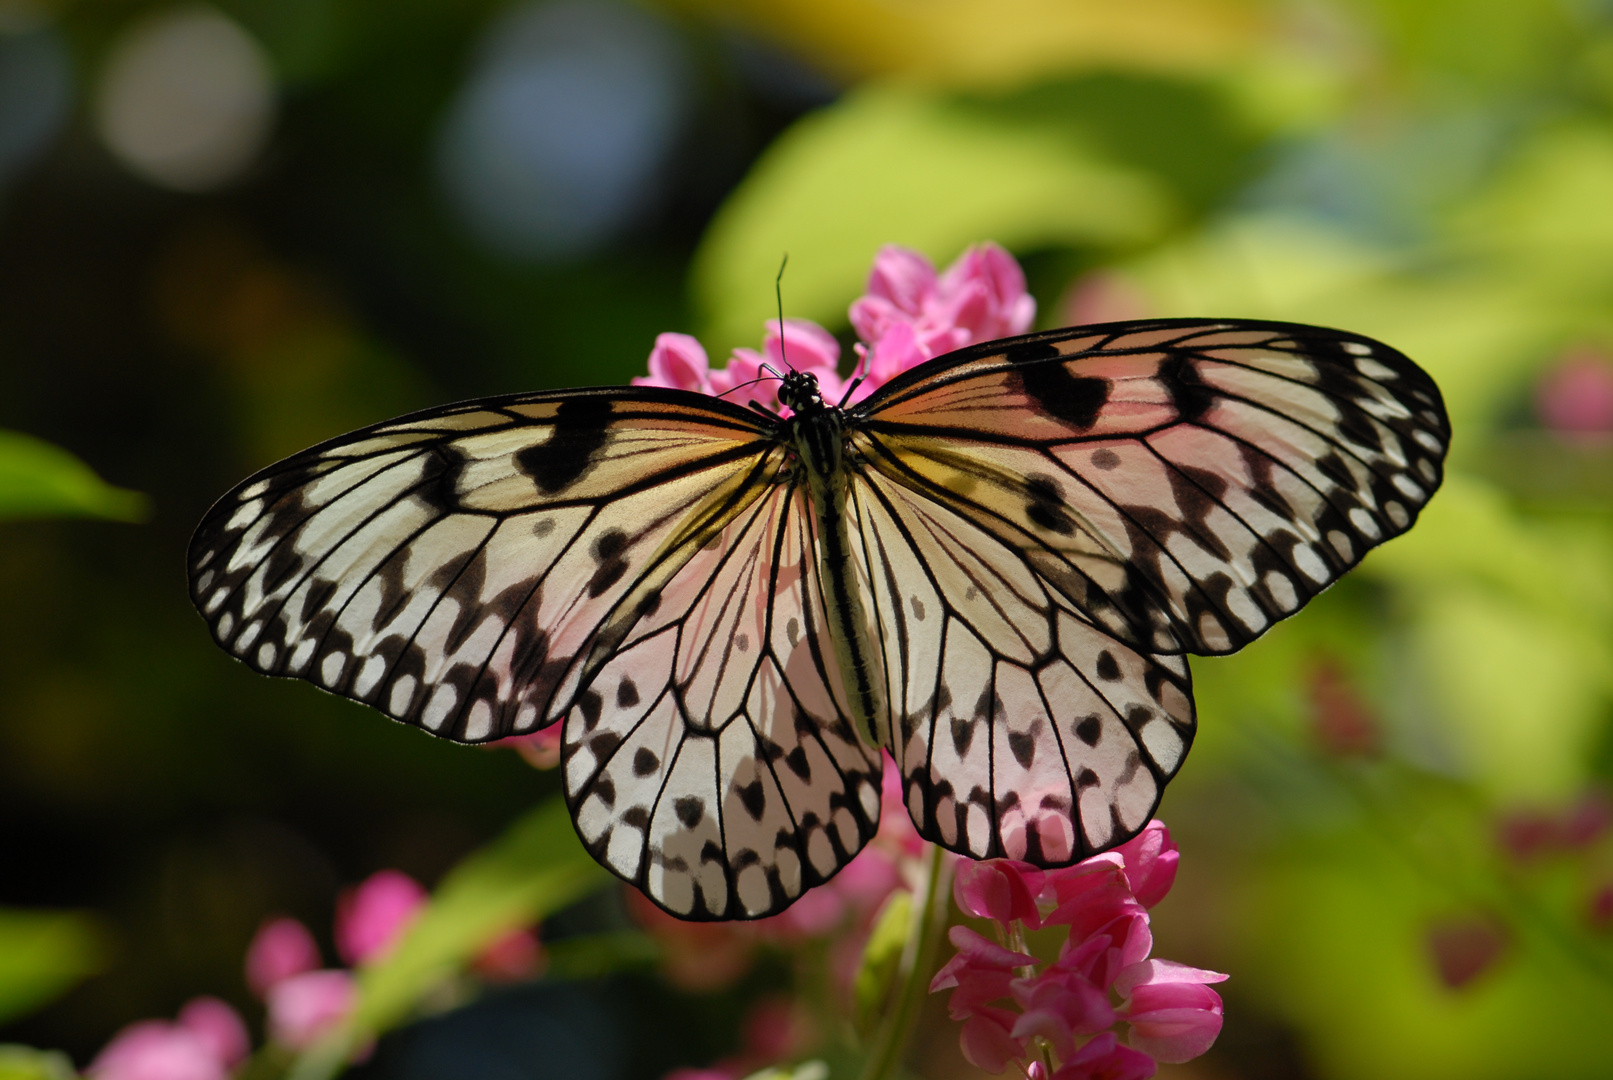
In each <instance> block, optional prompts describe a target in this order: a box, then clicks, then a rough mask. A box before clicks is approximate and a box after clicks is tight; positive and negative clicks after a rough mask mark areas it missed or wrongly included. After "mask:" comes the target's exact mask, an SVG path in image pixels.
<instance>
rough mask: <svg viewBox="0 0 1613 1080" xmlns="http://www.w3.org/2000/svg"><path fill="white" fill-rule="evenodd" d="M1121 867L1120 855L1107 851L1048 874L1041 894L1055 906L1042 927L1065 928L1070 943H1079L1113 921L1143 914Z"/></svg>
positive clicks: (1045, 918)
mask: <svg viewBox="0 0 1613 1080" xmlns="http://www.w3.org/2000/svg"><path fill="white" fill-rule="evenodd" d="M1123 865H1124V864H1123V856H1121V855H1119V854H1117V853H1116V852H1113V851H1109V852H1105V853H1104V854H1102V855H1097V856H1094V857H1093V858H1090V859H1088V860H1086V861H1085V862H1081V863H1076V864H1075V865H1074V866H1068V867H1065V868H1063V869H1060V870H1050V871H1048V874H1047V885H1046V888H1045V889H1044V890H1043V893H1042V895H1043V897H1044V898H1051V899H1052V901H1053V903H1054V905H1055V906H1054V908H1053V911H1052V912H1051V913H1050V914H1048V915H1047V916H1046V917H1044V918H1043V919H1042V925H1043V926H1068V927H1069V928H1070V940H1071V941H1079V940H1085V939H1086V938H1088V937H1091V936H1092V935H1093V934H1095V933H1097V932H1098V931H1099V930H1101V929H1102V928H1103V927H1105V926H1107V925H1109V924H1110V923H1111V922H1113V921H1114V920H1116V919H1119V918H1123V917H1126V916H1129V915H1140V914H1143V912H1144V911H1145V908H1144V907H1143V905H1142V904H1141V903H1139V902H1138V900H1137V898H1136V897H1135V896H1134V895H1133V894H1132V891H1131V886H1130V883H1129V882H1128V881H1127V879H1126V875H1125V872H1124V870H1123V869H1122V866H1123Z"/></svg>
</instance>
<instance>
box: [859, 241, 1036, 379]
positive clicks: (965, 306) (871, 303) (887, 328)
mask: <svg viewBox="0 0 1613 1080" xmlns="http://www.w3.org/2000/svg"><path fill="white" fill-rule="evenodd" d="M1035 317H1036V301H1035V299H1034V298H1032V297H1031V296H1030V295H1029V294H1028V293H1026V292H1025V275H1024V273H1023V272H1022V271H1021V270H1020V269H1019V264H1018V263H1016V262H1015V261H1014V257H1013V256H1012V255H1010V254H1008V252H1006V251H1004V250H1003V249H1002V248H1000V247H998V246H997V245H996V244H992V243H985V244H979V245H977V246H975V247H971V248H970V249H969V250H968V251H965V252H964V253H963V254H962V255H961V256H959V257H958V260H957V261H956V262H954V263H953V264H952V265H951V266H950V267H948V268H947V271H946V273H944V274H941V275H940V276H937V275H936V272H935V267H934V266H933V265H932V264H931V263H930V261H929V260H928V259H926V258H925V257H924V256H923V255H921V254H919V253H918V252H916V251H913V250H912V249H910V248H904V247H899V246H897V245H895V244H888V245H886V246H885V247H883V248H881V249H880V250H879V254H878V255H877V256H875V257H874V268H873V269H872V270H871V271H870V272H869V274H868V292H867V294H866V295H864V296H862V297H860V298H859V299H858V300H856V301H855V302H853V303H852V305H851V325H852V326H853V327H855V328H856V331H857V336H858V337H859V338H861V339H862V340H863V341H864V342H865V343H866V344H867V346H868V348H867V349H866V350H860V351H861V353H862V355H863V357H864V360H865V361H866V365H867V374H868V377H869V378H868V383H867V385H866V386H865V387H864V388H863V390H862V392H860V393H859V394H858V395H857V396H858V397H862V396H865V395H866V393H867V391H869V390H872V389H873V388H875V387H877V386H879V385H881V384H882V383H885V382H887V381H889V380H890V379H891V378H893V377H894V376H895V375H897V374H899V373H900V372H902V371H906V370H907V369H908V368H911V367H914V366H915V365H917V364H920V363H922V362H924V361H925V360H929V359H931V358H933V357H936V356H940V355H941V354H942V353H945V352H951V351H952V350H954V349H961V348H963V347H964V346H965V345H973V344H976V343H978V342H982V341H990V340H992V339H994V338H1000V337H1010V336H1012V335H1014V334H1023V333H1024V332H1025V331H1026V330H1028V329H1030V324H1031V320H1033V319H1034V318H1035Z"/></svg>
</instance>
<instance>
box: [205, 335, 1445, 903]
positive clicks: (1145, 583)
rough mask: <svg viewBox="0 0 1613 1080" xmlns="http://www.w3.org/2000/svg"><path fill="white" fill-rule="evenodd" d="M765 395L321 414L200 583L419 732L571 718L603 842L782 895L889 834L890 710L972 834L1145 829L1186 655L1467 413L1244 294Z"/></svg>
mask: <svg viewBox="0 0 1613 1080" xmlns="http://www.w3.org/2000/svg"><path fill="white" fill-rule="evenodd" d="M1026 321H1028V318H1027V320H1026ZM702 362H703V357H702ZM775 385H777V384H775ZM778 394H779V398H778V400H779V401H780V402H781V404H782V405H783V406H784V407H785V409H784V411H783V412H776V411H773V410H769V409H767V408H765V407H763V406H760V405H753V407H752V408H743V407H741V406H740V405H738V404H734V403H732V402H729V401H726V400H722V399H718V398H715V397H711V396H708V395H704V394H698V393H693V392H690V391H687V390H681V389H672V388H666V387H655V386H632V387H618V388H605V389H587V390H573V391H565V392H554V393H551V392H544V393H532V394H518V395H512V396H507V397H497V398H486V399H483V400H479V401H471V402H466V403H463V404H459V405H449V406H445V407H441V408H437V409H431V410H428V411H426V412H421V413H416V414H413V415H411V416H406V417H402V418H400V419H398V420H393V421H390V422H388V423H384V424H377V425H374V426H372V427H369V428H365V429H363V430H361V431H357V432H354V433H352V434H350V435H346V436H343V437H341V438H338V439H333V440H331V441H330V442H326V443H323V444H321V445H319V446H316V447H314V448H312V449H310V450H307V451H304V452H303V453H300V454H297V455H295V456H293V457H291V458H288V459H286V460H285V461H282V462H280V463H278V464H276V465H272V466H270V467H269V468H267V469H265V470H263V471H262V472H260V473H258V474H256V475H255V476H253V477H251V478H249V479H248V480H246V481H245V482H244V483H242V484H241V485H240V486H239V487H237V488H236V489H235V490H234V491H232V492H230V493H229V494H228V495H226V496H225V497H224V498H223V499H221V500H220V501H219V502H218V503H217V504H216V505H215V506H214V507H213V508H212V510H211V511H209V513H208V514H207V516H206V518H205V519H204V520H203V521H202V523H201V525H200V527H199V528H198V529H197V531H196V534H195V537H194V538H193V540H192V541H191V547H190V553H189V571H190V580H191V593H192V596H193V598H194V600H195V603H196V605H197V607H198V608H199V609H200V610H201V611H202V613H203V614H204V616H205V617H206V619H207V621H208V623H209V625H210V626H211V627H212V631H213V635H214V637H215V638H216V639H217V641H218V642H219V644H220V645H222V646H223V647H224V648H225V649H227V650H228V651H230V652H231V653H233V654H234V655H236V656H238V657H240V658H241V659H242V660H244V661H245V662H246V663H248V664H249V665H251V666H252V667H253V668H255V669H257V670H258V671H261V672H264V673H265V674H270V675H284V676H293V677H297V678H302V679H306V680H308V681H310V682H313V683H314V684H315V685H317V686H320V687H322V688H324V689H326V690H329V691H331V692H333V693H337V694H342V695H345V696H347V697H351V698H354V699H356V700H358V701H362V702H364V703H366V704H369V705H372V706H374V707H376V708H378V709H380V710H381V711H382V712H384V713H386V714H387V715H389V716H391V717H393V718H394V719H397V720H400V721H402V722H404V723H407V724H413V725H417V726H419V727H421V728H424V729H425V730H426V731H429V732H431V733H432V734H434V735H439V736H442V737H444V738H448V739H453V740H455V741H458V742H467V743H481V742H488V741H490V740H494V739H500V738H504V737H507V736H511V735H520V734H526V733H530V732H533V731H536V730H538V729H541V728H543V727H546V726H547V725H550V724H556V723H560V724H563V725H564V727H563V754H562V768H563V776H564V785H565V791H566V797H567V800H568V802H569V805H570V807H571V811H572V814H573V817H574V819H575V822H576V826H577V831H578V833H579V834H580V836H581V837H582V840H583V842H584V843H585V844H586V845H587V846H588V848H589V850H590V851H592V852H593V854H594V856H595V857H596V858H597V859H599V861H600V862H601V863H603V864H604V865H605V866H607V867H608V868H610V869H611V870H612V871H614V872H615V873H616V874H618V875H620V876H621V877H622V878H624V879H626V880H627V881H630V882H632V883H633V884H635V885H637V886H638V887H639V888H641V889H643V890H644V891H645V892H646V893H647V894H648V895H649V896H650V897H651V898H652V899H653V900H654V901H655V902H656V903H657V904H659V905H661V906H662V907H664V908H665V909H667V910H668V911H670V912H672V913H673V914H675V915H678V916H681V917H684V918H692V919H731V918H757V917H761V916H765V915H771V914H774V913H776V912H778V911H780V910H782V909H783V908H785V907H786V906H788V905H789V904H790V903H791V902H792V901H793V900H794V899H795V898H796V897H798V896H800V895H801V894H802V892H803V891H805V890H806V889H808V888H810V887H812V886H814V885H817V884H819V883H821V882H823V881H825V880H827V879H828V878H829V877H831V876H832V875H834V874H835V872H836V871H837V870H839V869H840V868H841V867H842V866H844V865H845V864H846V863H847V862H848V861H849V860H850V859H851V858H852V857H853V856H854V855H855V854H856V853H857V851H858V850H859V849H860V848H862V846H863V845H864V844H865V843H866V842H867V841H868V839H869V838H870V837H871V836H872V835H873V833H874V830H875V828H876V826H877V823H878V818H879V811H880V768H881V766H880V749H881V748H882V747H883V748H884V749H886V750H888V751H889V752H890V754H891V755H892V757H893V758H894V759H895V761H896V764H897V766H898V767H899V769H900V771H901V775H902V778H903V785H904V801H905V803H906V806H907V809H908V812H909V813H910V815H911V816H912V819H913V821H914V823H915V825H916V826H917V827H918V830H919V832H920V833H921V834H922V835H923V836H924V837H925V838H927V839H929V840H932V841H934V842H936V843H938V844H941V845H944V846H945V847H947V848H949V849H951V850H953V851H956V852H959V853H961V854H964V855H967V856H970V857H972V858H977V859H979V858H989V857H999V856H1001V857H1009V858H1014V859H1022V860H1025V861H1027V862H1031V863H1035V864H1037V865H1040V866H1057V865H1064V864H1068V863H1071V862H1074V861H1076V860H1079V859H1083V858H1086V857H1087V856H1090V855H1092V854H1094V853H1095V852H1098V851H1102V850H1105V849H1107V848H1110V847H1113V846H1115V845H1117V844H1120V843H1122V842H1124V841H1125V840H1127V839H1129V838H1130V837H1132V836H1134V835H1135V834H1136V833H1137V832H1138V831H1139V830H1141V829H1142V828H1143V827H1144V826H1145V825H1146V824H1147V822H1148V821H1149V819H1150V817H1151V816H1152V813H1153V811H1154V808H1155V807H1156V806H1157V805H1158V803H1159V800H1160V797H1161V795H1162V793H1163V791H1164V788H1165V784H1166V783H1167V782H1168V781H1169V780H1170V779H1171V777H1172V776H1174V775H1175V774H1176V771H1177V770H1178V769H1179V768H1180V767H1181V764H1182V760H1183V758H1184V757H1185V756H1186V754H1187V750H1188V747H1189V745H1190V744H1191V742H1192V739H1193V732H1194V710H1193V698H1192V690H1191V684H1190V679H1189V673H1188V667H1187V660H1186V654H1188V653H1198V654H1201V655H1220V654H1224V653H1230V652H1233V651H1235V650H1237V649H1240V648H1242V647H1243V646H1244V645H1246V644H1248V643H1249V642H1250V641H1252V640H1254V639H1255V638H1256V637H1258V636H1259V635H1260V634H1262V633H1263V632H1265V630H1266V629H1267V628H1269V627H1270V626H1271V625H1272V624H1273V623H1275V622H1276V621H1277V620H1279V619H1282V618H1284V617H1286V616H1288V615H1292V614H1293V613H1294V612H1296V611H1298V610H1299V609H1300V608H1301V607H1302V606H1304V604H1305V603H1306V601H1308V600H1309V599H1311V598H1312V597H1313V596H1315V595H1316V594H1317V593H1319V592H1320V591H1321V590H1322V589H1324V588H1326V587H1327V585H1328V584H1330V583H1331V582H1333V581H1334V580H1336V579H1337V578H1338V577H1339V576H1340V575H1341V574H1343V573H1344V572H1345V571H1346V570H1348V569H1349V568H1350V567H1352V566H1353V565H1355V564H1356V563H1357V562H1358V561H1360V559H1361V557H1362V556H1363V555H1364V554H1365V553H1366V552H1367V550H1368V549H1370V548H1372V547H1373V546H1374V545H1376V544H1379V543H1381V542H1383V541H1384V540H1387V539H1389V538H1390V537H1393V536H1395V535H1397V534H1399V533H1401V532H1404V531H1405V530H1406V529H1407V528H1409V527H1410V526H1411V524H1412V522H1413V520H1414V519H1415V518H1416V516H1417V513H1418V511H1419V510H1420V509H1421V507H1422V506H1423V505H1424V504H1425V503H1426V502H1427V501H1428V499H1429V498H1430V496H1431V495H1432V494H1433V492H1434V490H1435V489H1436V488H1437V487H1438V486H1439V482H1440V477H1441V463H1442V461H1443V458H1444V454H1445V451H1446V447H1447V445H1448V438H1449V428H1448V423H1447V420H1446V416H1445V412H1444V408H1443V406H1442V404H1441V400H1440V395H1439V391H1438V389H1437V388H1436V387H1435V385H1434V383H1433V382H1432V381H1431V380H1430V379H1429V377H1428V376H1427V375H1426V374H1424V373H1423V372H1422V371H1421V370H1420V369H1419V368H1418V367H1417V366H1416V365H1414V364H1413V363H1412V362H1411V361H1410V360H1408V359H1407V358H1406V357H1404V356H1402V355H1401V354H1400V353H1398V352H1396V351H1395V350H1394V349H1391V348H1389V347H1388V346H1385V345H1382V344H1379V343H1378V342H1375V341H1372V340H1369V339H1367V338H1364V337H1360V336H1357V335H1355V334H1349V333H1343V332H1340V331H1335V330H1323V329H1318V328H1315V327H1310V326H1299V325H1292V324H1285V323H1268V322H1253V321H1243V320H1196V319H1187V320H1183V319H1168V320H1153V321H1143V322H1129V323H1113V324H1108V325H1100V326H1080V327H1074V328H1070V329H1064V330H1052V331H1047V332H1043V333H1036V334H1029V335H1024V336H1019V337H1012V338H1007V339H1003V340H997V341H989V342H985V343H981V344H975V345H971V346H969V347H966V348H963V349H959V350H957V351H954V352H951V353H948V354H946V355H943V356H939V357H936V358H934V359H931V360H928V361H927V362H924V363H921V364H919V365H918V366H916V367H913V368H911V369H910V370H906V371H903V372H901V373H900V374H897V375H895V377H894V378H892V379H891V380H890V381H889V382H886V383H885V384H884V385H883V386H881V387H879V388H878V389H877V390H876V391H875V392H874V393H873V394H872V395H871V396H868V397H866V398H865V399H863V400H861V401H856V402H854V403H852V404H849V405H847V406H846V407H844V408H842V407H839V406H837V405H835V404H833V403H831V402H826V401H825V400H824V399H823V397H822V396H821V395H820V394H819V392H818V386H817V382H816V380H815V378H814V376H813V375H812V374H811V373H810V372H792V373H790V374H789V375H788V376H786V377H785V378H784V379H783V381H782V386H781V387H780V388H779V390H778Z"/></svg>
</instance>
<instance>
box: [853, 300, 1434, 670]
mask: <svg viewBox="0 0 1613 1080" xmlns="http://www.w3.org/2000/svg"><path fill="white" fill-rule="evenodd" d="M855 412H856V419H857V420H858V421H860V423H859V424H858V425H857V426H858V428H859V435H858V437H860V438H861V439H863V440H864V443H865V446H866V449H865V450H864V456H865V457H866V459H867V460H868V463H869V466H870V467H872V468H876V469H880V470H882V471H884V472H886V473H887V474H889V475H890V476H892V478H893V479H896V480H898V481H905V482H909V483H914V484H915V486H919V487H922V488H923V489H924V490H926V492H927V493H928V494H930V495H931V496H932V497H934V498H936V499H938V500H940V501H943V502H947V503H949V504H951V505H952V506H953V507H954V508H955V509H957V510H959V511H960V512H962V513H964V514H966V515H968V516H970V517H971V518H972V519H974V520H975V521H976V522H977V524H980V525H982V527H984V528H986V529H987V530H988V531H991V532H992V533H993V534H994V535H996V536H998V537H999V538H1000V539H1002V540H1003V541H1004V542H1005V543H1006V544H1008V545H1009V546H1010V547H1017V548H1021V549H1024V550H1026V551H1028V552H1031V553H1032V555H1033V557H1034V558H1037V559H1040V560H1041V561H1042V565H1041V566H1040V567H1039V572H1040V573H1041V574H1042V575H1043V577H1044V578H1045V579H1046V580H1048V581H1049V582H1050V583H1051V584H1053V585H1054V587H1055V588H1057V589H1060V590H1061V591H1062V592H1063V593H1064V595H1065V596H1066V597H1067V598H1068V599H1069V600H1071V601H1072V602H1073V603H1074V604H1076V605H1077V606H1078V607H1079V608H1081V610H1083V611H1084V612H1085V613H1086V614H1087V615H1088V616H1089V617H1091V618H1092V619H1093V620H1094V621H1096V622H1098V623H1099V624H1100V625H1102V626H1103V627H1104V628H1105V629H1107V630H1109V631H1111V632H1113V633H1116V634H1117V635H1118V636H1120V637H1121V638H1123V639H1124V640H1126V641H1128V642H1129V643H1130V644H1132V645H1133V646H1134V647H1137V648H1141V649H1144V650H1145V651H1150V652H1159V653H1164V652H1177V651H1188V652H1196V653H1205V654H1215V653H1226V652H1231V651H1233V650H1235V649H1238V648H1241V647H1242V646H1243V645H1245V644H1247V643H1248V642H1249V641H1251V640H1252V639H1253V638H1255V637H1257V636H1258V635H1260V634H1261V633H1263V632H1264V631H1265V630H1266V629H1267V628H1268V627H1269V626H1270V625H1271V624H1272V623H1273V622H1275V621H1276V620H1277V619H1280V618H1282V617H1284V616H1286V615H1289V614H1292V613H1293V612H1294V611H1296V610H1298V608H1299V607H1300V606H1301V605H1303V604H1304V603H1305V601H1306V600H1308V599H1309V598H1310V597H1312V596H1314V595H1315V594H1316V593H1318V592H1320V591H1321V590H1322V589H1323V588H1325V587H1326V586H1327V585H1328V584H1330V583H1331V582H1332V581H1334V580H1336V579H1337V577H1338V576H1339V575H1340V574H1342V573H1343V572H1344V571H1345V570H1347V569H1348V568H1349V567H1351V566H1353V565H1354V564H1355V563H1356V562H1358V561H1359V560H1360V559H1361V557H1362V555H1364V554H1365V553H1366V551H1367V550H1368V549H1369V548H1371V547H1373V546H1375V545H1376V544H1378V543H1381V542H1382V541H1383V540H1386V539H1388V538H1389V537H1392V536H1395V535H1398V534H1399V533H1401V532H1404V531H1405V530H1406V529H1407V528H1409V527H1410V525H1411V523H1412V521H1413V520H1414V519H1415V517H1416V515H1417V512H1418V510H1420V509H1421V507H1422V506H1423V504H1425V503H1426V502H1427V501H1428V499H1429V497H1430V496H1431V495H1432V494H1433V491H1434V489H1435V488H1436V487H1437V486H1438V484H1439V480H1440V477H1441V473H1442V462H1443V458H1444V454H1445V450H1446V447H1447V445H1448V442H1449V429H1448V425H1447V422H1446V419H1445V414H1444V409H1443V406H1442V405H1441V403H1440V398H1439V392H1438V390H1437V389H1436V388H1435V386H1434V384H1433V382H1432V381H1431V380H1430V379H1429V378H1428V376H1427V375H1425V374H1424V373H1423V372H1422V371H1421V370H1419V369H1418V368H1417V367H1416V366H1415V365H1414V364H1412V363H1411V362H1410V361H1409V360H1407V359H1406V358H1405V357H1404V356H1401V355H1400V354H1399V353H1397V352H1395V351H1394V350H1393V349H1391V348H1389V347H1388V346H1385V345H1382V344H1380V343H1378V342H1374V341H1371V340H1369V339H1366V338H1361V337H1357V336H1355V335H1352V334H1344V333H1340V332H1337V331H1330V330H1320V329H1317V328H1315V327H1305V326H1295V325H1289V324H1279V323H1236V322H1194V321H1186V320H1180V321H1177V320H1162V321H1159V322H1155V323H1122V324H1115V325H1113V326H1103V327H1080V328H1076V329H1072V330H1062V331H1050V332H1048V333H1043V334H1033V335H1029V336H1028V337H1024V338H1017V339H1012V340H1009V341H1002V342H990V343H987V344H985V345H980V346H975V347H973V348H971V349H966V350H963V351H961V352H958V353H954V354H951V355H950V356H947V357H941V358H939V359H937V360H935V361H933V362H932V363H931V364H930V365H927V366H926V367H924V368H920V369H915V370H914V371H913V372H910V373H908V374H907V375H905V376H903V377H901V378H898V379H897V380H895V381H893V382H892V383H891V384H889V385H888V386H886V387H885V388H884V389H883V390H881V391H880V392H879V393H877V394H876V395H874V396H873V397H872V398H870V399H869V400H868V401H867V402H865V403H863V405H862V406H860V407H859V408H858V409H857V410H856V411H855ZM1105 553H1108V554H1109V555H1110V556H1112V558H1113V560H1114V562H1113V564H1112V565H1111V566H1110V567H1109V568H1108V569H1107V571H1106V570H1105V567H1104V565H1103V560H1104V554H1105Z"/></svg>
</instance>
